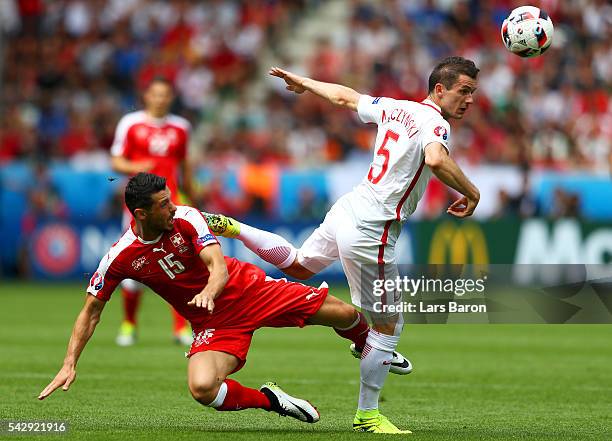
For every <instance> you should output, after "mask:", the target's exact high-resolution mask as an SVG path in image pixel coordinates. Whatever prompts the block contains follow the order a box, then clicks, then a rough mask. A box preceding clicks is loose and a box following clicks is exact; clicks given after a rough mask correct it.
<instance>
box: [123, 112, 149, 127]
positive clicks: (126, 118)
mask: <svg viewBox="0 0 612 441" xmlns="http://www.w3.org/2000/svg"><path fill="white" fill-rule="evenodd" d="M146 120H147V115H146V113H145V112H144V110H136V111H134V112H129V113H126V114H125V115H123V116H122V117H121V119H120V120H119V124H120V125H125V126H130V127H131V126H133V125H135V124H141V123H144V122H146Z"/></svg>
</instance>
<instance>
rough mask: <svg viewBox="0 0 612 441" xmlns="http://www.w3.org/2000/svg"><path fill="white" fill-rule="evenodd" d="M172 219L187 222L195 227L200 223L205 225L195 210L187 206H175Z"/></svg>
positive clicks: (202, 217)
mask: <svg viewBox="0 0 612 441" xmlns="http://www.w3.org/2000/svg"><path fill="white" fill-rule="evenodd" d="M174 219H180V220H184V221H187V222H189V223H190V224H192V225H197V224H200V223H202V222H204V223H206V219H205V218H204V216H203V215H202V213H201V212H200V210H198V209H197V208H193V207H190V206H189V205H177V206H176V212H175V213H174Z"/></svg>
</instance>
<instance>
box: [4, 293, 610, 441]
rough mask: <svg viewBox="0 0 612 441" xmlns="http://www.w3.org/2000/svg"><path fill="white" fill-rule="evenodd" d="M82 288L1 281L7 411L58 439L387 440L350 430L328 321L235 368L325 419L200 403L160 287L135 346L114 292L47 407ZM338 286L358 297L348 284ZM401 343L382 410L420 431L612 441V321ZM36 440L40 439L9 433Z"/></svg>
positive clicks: (344, 357)
mask: <svg viewBox="0 0 612 441" xmlns="http://www.w3.org/2000/svg"><path fill="white" fill-rule="evenodd" d="M83 290H84V285H83V286H80V285H72V284H70V285H68V284H63V285H53V284H51V285H49V284H26V283H6V282H2V286H1V287H0V306H1V307H0V349H1V354H2V355H1V357H0V372H1V378H2V382H1V383H0V420H6V419H13V420H65V421H68V422H69V425H70V428H69V433H68V434H65V435H49V436H54V437H56V438H57V439H88V440H90V439H99V440H110V439H117V440H135V439H165V440H170V439H171V440H183V439H194V440H217V439H218V440H224V441H227V440H231V441H237V440H250V439H258V440H261V439H263V438H265V439H266V441H268V440H277V439H278V440H280V439H292V440H301V439H308V440H313V439H322V440H323V439H325V440H327V439H340V440H344V439H363V437H366V438H372V437H375V438H377V439H379V438H380V436H377V435H368V434H354V433H352V432H351V431H350V429H351V422H352V417H353V414H354V411H355V407H356V402H357V394H358V390H359V382H358V379H359V377H358V375H359V364H358V362H357V361H356V360H355V359H353V358H352V357H351V356H350V354H349V352H348V348H347V347H348V344H347V343H346V342H345V341H343V340H341V339H340V338H338V337H337V336H336V335H335V334H334V333H333V332H332V331H330V330H329V329H326V328H321V327H310V328H305V329H263V330H260V331H258V332H257V333H256V334H255V338H254V340H253V345H252V347H251V351H250V353H249V359H248V362H247V364H246V366H245V367H244V368H243V369H242V371H240V372H239V373H238V374H235V375H234V377H233V378H236V379H237V380H239V381H240V382H242V383H243V384H245V385H247V386H250V387H259V386H260V385H261V384H262V383H264V382H265V381H268V380H273V381H277V382H278V383H279V384H280V385H281V386H282V387H283V388H285V389H286V390H287V391H288V392H289V393H292V394H295V395H297V396H300V397H304V398H307V399H309V400H310V401H312V402H313V403H314V404H315V405H316V406H317V407H318V408H319V411H320V412H321V421H320V422H319V423H317V424H314V425H307V424H304V423H300V422H298V421H295V420H292V419H287V418H280V417H279V416H277V415H276V414H272V413H267V412H264V411H261V410H248V411H242V412H216V411H214V410H211V409H208V408H204V407H202V406H200V405H199V404H197V403H196V402H195V401H194V400H193V399H192V398H191V397H190V395H189V392H188V390H187V385H186V367H187V361H186V359H185V358H184V355H183V352H184V349H183V348H181V347H178V346H175V345H174V344H172V343H171V342H170V314H169V312H168V308H167V306H166V305H165V304H164V303H163V301H162V300H161V299H159V298H158V297H156V296H154V295H153V294H151V293H147V294H146V295H145V297H144V298H143V305H142V306H143V307H142V309H141V314H140V318H141V323H140V342H139V344H138V345H137V346H134V347H130V348H119V347H117V346H115V344H114V337H115V333H116V331H117V328H118V326H119V322H120V306H121V301H120V296H119V295H117V294H115V298H114V299H113V300H112V301H111V302H110V303H109V304H108V305H107V306H106V309H105V311H104V313H103V316H102V321H101V323H100V324H99V325H98V328H97V330H96V332H95V334H94V336H93V337H92V340H91V341H90V343H89V345H88V346H87V347H86V348H85V351H84V353H83V355H82V357H81V360H80V363H79V366H78V370H77V373H78V374H77V381H76V382H75V383H74V384H73V385H72V387H71V390H70V391H69V392H63V391H61V390H58V391H56V392H55V393H54V394H53V395H52V396H51V397H49V398H47V399H46V400H45V401H43V402H39V401H38V400H36V396H37V395H38V393H39V392H40V391H41V390H42V388H43V387H44V386H46V384H47V383H48V382H49V381H50V380H51V379H52V378H53V376H54V375H55V373H56V372H57V370H58V369H59V368H60V366H61V363H62V360H63V356H64V352H65V349H66V343H67V341H68V337H69V335H70V331H71V328H72V324H73V322H74V319H75V318H76V315H77V313H78V311H79V310H80V308H81V306H82V303H83V298H84V291H83ZM332 292H334V293H335V294H338V293H340V294H341V295H344V296H346V290H344V289H342V288H340V289H334V290H332ZM399 350H401V351H402V352H403V353H404V354H405V355H407V356H409V358H410V359H411V360H412V362H413V364H414V365H415V371H414V372H413V373H412V374H410V375H409V376H407V377H399V376H395V375H390V376H389V378H388V380H387V383H386V385H385V389H384V391H383V396H382V403H381V409H382V411H383V413H384V414H385V415H387V416H388V417H389V418H390V419H391V421H393V422H395V423H396V424H397V425H398V426H399V427H402V428H404V427H405V428H409V429H411V430H412V431H413V432H414V434H413V435H411V436H410V439H415V440H446V439H448V440H450V439H452V440H477V439H504V440H505V439H513V440H516V439H537V440H542V439H544V440H562V439H567V440H578V439H580V440H582V439H592V440H609V439H612V421H611V418H612V326H596V325H414V326H410V325H408V326H406V329H405V331H404V335H403V337H402V341H401V342H400V347H399ZM3 435H4V434H0V438H1V437H3ZM28 438H33V439H41V436H40V435H39V436H36V437H28V436H23V435H17V436H15V435H13V436H11V437H10V439H28ZM382 438H388V437H385V436H383V437H382ZM390 438H392V439H398V437H397V436H392V437H390Z"/></svg>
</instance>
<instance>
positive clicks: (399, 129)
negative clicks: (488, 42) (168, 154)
mask: <svg viewBox="0 0 612 441" xmlns="http://www.w3.org/2000/svg"><path fill="white" fill-rule="evenodd" d="M478 71H479V70H478V69H477V68H476V66H475V65H474V63H473V62H472V61H470V60H466V59H464V58H462V57H449V58H446V59H444V60H442V61H441V62H440V63H439V64H438V65H437V66H436V67H435V68H434V70H433V71H432V73H431V75H430V77H429V95H428V97H427V98H426V99H425V100H423V101H421V102H414V101H403V100H395V99H392V98H385V97H376V98H375V97H371V96H368V95H361V94H359V93H358V92H356V91H355V90H353V89H351V88H348V87H345V86H341V85H338V84H331V83H324V82H320V81H316V80H313V79H310V78H306V77H302V76H299V75H296V74H294V73H291V72H288V71H285V70H283V69H279V68H273V69H272V70H271V71H270V74H271V75H273V76H276V77H279V78H282V79H284V80H285V82H286V83H287V89H288V90H291V91H293V92H295V93H298V94H300V93H303V92H305V91H310V92H312V93H314V94H315V95H318V96H320V97H322V98H325V99H327V100H328V101H330V102H331V103H333V104H336V105H338V106H341V107H345V108H348V109H351V110H354V111H357V113H358V115H359V118H360V119H361V120H362V121H363V122H364V123H375V124H377V125H378V133H377V136H376V142H375V145H374V158H373V160H372V163H371V165H370V169H369V171H368V174H367V176H366V178H364V180H363V181H362V182H361V184H359V185H358V186H357V187H355V188H354V189H353V191H352V192H350V193H348V194H346V195H344V196H342V197H341V198H340V199H339V200H338V201H337V202H336V203H335V204H334V205H333V206H332V208H331V209H330V211H329V212H328V213H327V215H326V216H325V220H324V221H323V223H322V224H321V225H320V226H319V228H317V229H316V230H315V231H314V232H313V234H312V235H311V236H310V237H309V238H308V239H306V241H305V242H304V244H303V245H302V247H301V248H300V249H296V248H295V247H293V245H291V244H290V243H289V242H287V241H286V240H285V239H284V238H282V237H280V236H278V235H275V234H272V233H269V232H266V231H262V230H258V229H256V228H253V227H251V226H249V225H245V224H240V223H238V222H237V221H235V220H234V219H231V218H227V217H225V216H221V215H210V214H209V215H208V217H207V220H208V223H209V225H210V226H211V229H212V230H213V232H215V233H216V234H220V235H224V236H226V237H236V238H238V239H240V240H242V241H243V242H244V243H245V245H246V246H247V247H248V248H250V249H251V250H253V251H254V252H255V253H257V254H258V255H259V256H260V257H262V258H263V259H264V260H266V261H268V262H270V263H273V264H275V265H276V266H277V267H278V268H280V269H281V270H282V271H284V272H285V273H286V274H288V275H290V276H292V277H295V278H297V279H308V278H309V277H311V276H313V275H314V274H316V273H318V272H320V271H321V270H323V269H324V268H325V267H327V266H328V265H330V264H331V263H332V262H334V261H335V260H336V259H340V261H341V263H342V267H343V269H344V272H345V273H346V277H347V279H348V283H349V287H350V290H351V297H352V300H353V303H354V304H355V305H357V306H360V307H361V308H362V309H363V310H365V311H367V313H368V315H369V317H370V319H371V321H372V327H373V330H372V331H370V333H369V334H368V338H367V342H366V345H365V347H364V348H354V349H355V350H354V353H355V354H361V366H360V372H361V387H360V394H359V406H358V410H357V414H356V416H355V419H354V422H353V428H354V429H355V430H356V431H368V432H382V433H398V432H399V429H397V427H395V426H394V425H393V424H391V423H390V422H389V421H388V420H386V419H385V418H384V417H383V416H382V415H380V413H379V411H378V398H379V395H380V391H381V389H382V386H383V384H384V381H385V379H386V376H387V374H388V372H389V366H390V365H391V364H392V363H393V362H394V361H396V360H394V359H393V354H394V350H395V348H396V346H397V344H398V342H399V336H400V333H401V330H402V326H403V319H402V316H401V315H400V314H393V313H385V311H381V309H382V308H381V305H388V304H395V303H397V302H399V301H400V300H401V299H400V298H398V297H397V296H396V292H395V290H393V291H389V292H386V293H384V294H383V295H382V296H376V295H375V290H374V283H375V282H376V281H377V280H384V279H395V277H396V276H398V271H397V267H396V260H395V250H394V248H395V243H396V241H397V238H398V236H399V233H400V231H401V228H402V223H403V222H404V221H405V220H406V219H407V218H408V216H409V215H410V214H411V213H413V212H414V210H415V209H416V206H417V203H418V201H419V200H420V199H421V196H422V195H423V193H424V191H425V188H426V187H427V183H428V181H429V178H430V176H431V174H432V173H433V174H435V175H436V176H437V177H438V178H439V179H440V180H441V181H442V182H444V183H445V184H446V185H448V186H449V187H451V188H453V189H455V190H456V191H458V192H459V193H461V194H462V195H463V196H462V197H461V198H459V199H458V200H457V201H455V202H454V203H453V204H451V205H450V206H449V207H448V209H447V213H448V214H451V215H453V216H456V217H460V218H463V217H466V216H470V215H471V214H472V213H473V212H474V209H475V208H476V205H477V204H478V201H479V199H480V193H479V191H478V189H477V188H476V187H475V186H474V184H472V183H471V182H470V180H469V179H468V178H467V177H466V176H465V174H464V173H463V172H462V171H461V169H460V168H459V167H458V166H457V164H456V163H455V162H454V161H453V160H452V159H451V157H450V156H449V153H450V145H449V138H450V125H449V123H448V120H449V119H461V118H463V115H464V113H465V111H466V110H467V108H468V107H469V106H470V105H471V104H472V103H473V96H472V95H473V93H474V91H475V90H476V86H477V81H476V77H477V75H478ZM386 310H387V311H388V310H392V308H386Z"/></svg>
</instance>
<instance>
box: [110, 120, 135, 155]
mask: <svg viewBox="0 0 612 441" xmlns="http://www.w3.org/2000/svg"><path fill="white" fill-rule="evenodd" d="M130 127H131V124H130V121H129V119H128V118H127V117H126V116H124V117H123V118H121V119H120V120H119V123H118V124H117V128H116V129H115V138H114V139H113V145H112V146H111V150H110V152H111V156H125V154H126V148H127V139H128V132H129V130H130Z"/></svg>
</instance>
